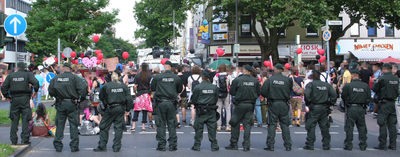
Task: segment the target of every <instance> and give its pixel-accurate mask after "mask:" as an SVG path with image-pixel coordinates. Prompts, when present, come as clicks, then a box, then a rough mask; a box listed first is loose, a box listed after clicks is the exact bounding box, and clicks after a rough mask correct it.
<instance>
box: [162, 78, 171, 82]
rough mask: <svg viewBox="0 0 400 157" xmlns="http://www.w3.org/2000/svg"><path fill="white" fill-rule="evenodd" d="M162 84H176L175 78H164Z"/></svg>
mask: <svg viewBox="0 0 400 157" xmlns="http://www.w3.org/2000/svg"><path fill="white" fill-rule="evenodd" d="M161 81H162V82H174V78H162V80H161Z"/></svg>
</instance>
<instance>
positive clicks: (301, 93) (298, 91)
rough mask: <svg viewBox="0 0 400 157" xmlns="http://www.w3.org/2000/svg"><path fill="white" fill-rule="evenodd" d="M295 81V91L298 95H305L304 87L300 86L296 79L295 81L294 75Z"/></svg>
mask: <svg viewBox="0 0 400 157" xmlns="http://www.w3.org/2000/svg"><path fill="white" fill-rule="evenodd" d="M292 81H293V92H294V93H296V95H303V94H304V88H302V87H300V85H299V84H297V82H296V81H294V78H293V77H292Z"/></svg>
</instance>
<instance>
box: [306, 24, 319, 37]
mask: <svg viewBox="0 0 400 157" xmlns="http://www.w3.org/2000/svg"><path fill="white" fill-rule="evenodd" d="M306 35H307V36H308V37H316V36H318V30H317V29H316V28H315V27H313V26H307V34H306Z"/></svg>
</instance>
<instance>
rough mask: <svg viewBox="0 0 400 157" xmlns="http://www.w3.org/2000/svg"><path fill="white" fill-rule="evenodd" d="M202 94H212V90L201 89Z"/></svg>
mask: <svg viewBox="0 0 400 157" xmlns="http://www.w3.org/2000/svg"><path fill="white" fill-rule="evenodd" d="M201 92H202V93H203V94H214V90H206V89H205V90H202V91H201Z"/></svg>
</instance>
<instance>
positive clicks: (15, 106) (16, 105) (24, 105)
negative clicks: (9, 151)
mask: <svg viewBox="0 0 400 157" xmlns="http://www.w3.org/2000/svg"><path fill="white" fill-rule="evenodd" d="M29 100H30V96H29V95H26V96H15V97H13V98H12V99H11V105H10V115H9V118H10V119H11V130H10V140H11V143H12V144H14V145H15V144H17V143H18V136H17V132H18V124H19V119H20V117H22V132H21V143H28V142H29V136H30V135H29V132H30V131H29V128H28V126H29V121H30V120H31V119H32V109H31V107H30V106H29Z"/></svg>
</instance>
